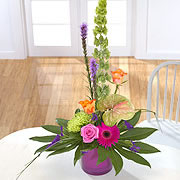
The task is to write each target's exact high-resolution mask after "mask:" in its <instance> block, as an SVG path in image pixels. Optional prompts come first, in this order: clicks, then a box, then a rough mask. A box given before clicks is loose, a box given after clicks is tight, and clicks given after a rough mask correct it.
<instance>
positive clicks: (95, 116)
mask: <svg viewBox="0 0 180 180" xmlns="http://www.w3.org/2000/svg"><path fill="white" fill-rule="evenodd" d="M92 115H93V117H92V118H91V120H92V121H97V120H98V116H97V114H95V113H92Z"/></svg>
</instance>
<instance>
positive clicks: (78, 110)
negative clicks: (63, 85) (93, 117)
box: [75, 87, 89, 114]
mask: <svg viewBox="0 0 180 180" xmlns="http://www.w3.org/2000/svg"><path fill="white" fill-rule="evenodd" d="M88 88H89V87H88ZM79 112H81V110H80V109H79V108H78V109H76V111H75V114H77V113H79Z"/></svg>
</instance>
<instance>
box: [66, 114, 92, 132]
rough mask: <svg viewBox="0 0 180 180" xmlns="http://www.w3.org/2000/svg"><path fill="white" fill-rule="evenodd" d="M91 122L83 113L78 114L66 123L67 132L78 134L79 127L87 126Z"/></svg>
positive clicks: (88, 116) (89, 117)
mask: <svg viewBox="0 0 180 180" xmlns="http://www.w3.org/2000/svg"><path fill="white" fill-rule="evenodd" d="M90 121H91V116H90V115H88V114H87V113H85V112H79V113H77V114H75V116H74V117H73V118H72V119H71V120H69V121H68V125H67V128H68V131H69V132H80V130H81V127H82V126H85V125H87V124H89V123H90Z"/></svg>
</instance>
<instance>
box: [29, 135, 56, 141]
mask: <svg viewBox="0 0 180 180" xmlns="http://www.w3.org/2000/svg"><path fill="white" fill-rule="evenodd" d="M55 137H56V136H35V137H31V138H29V139H30V140H33V141H38V142H52V141H53V140H54V138H55Z"/></svg>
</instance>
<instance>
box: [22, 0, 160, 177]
mask: <svg viewBox="0 0 180 180" xmlns="http://www.w3.org/2000/svg"><path fill="white" fill-rule="evenodd" d="M106 7H107V2H106V0H99V2H98V6H97V7H96V16H95V18H94V22H95V24H96V25H95V29H94V31H93V32H94V45H95V48H94V53H93V58H91V59H90V61H89V59H88V57H87V31H88V27H87V24H86V23H83V24H82V25H81V27H80V30H81V39H82V48H83V53H84V60H85V66H86V70H87V79H88V82H89V85H88V89H89V96H88V99H85V100H83V101H80V102H79V104H80V105H81V106H82V108H81V109H79V108H78V109H76V111H75V114H74V117H72V119H71V120H69V121H68V120H65V119H62V118H57V119H56V122H57V124H58V126H54V125H45V126H42V128H44V129H45V130H47V131H49V132H51V133H54V135H50V136H42V137H32V138H30V139H31V140H34V141H39V142H45V143H47V144H46V145H44V146H42V147H40V148H39V149H37V150H36V152H35V154H38V155H37V156H36V157H35V158H34V160H35V159H37V157H39V156H40V155H41V154H42V153H43V152H49V155H48V157H50V156H54V155H58V154H61V153H65V152H68V151H71V150H74V149H75V153H74V165H76V163H77V161H78V160H80V159H81V158H83V156H86V154H87V153H88V152H89V151H92V150H94V149H96V150H97V153H98V158H97V162H96V166H97V167H98V165H99V164H101V163H103V162H104V161H106V160H107V159H110V160H111V162H112V165H113V166H114V169H115V172H116V175H117V174H118V173H119V172H120V171H121V169H122V167H123V160H122V156H124V157H125V158H127V159H129V160H132V161H134V162H136V163H139V164H142V165H145V166H149V167H151V166H150V163H149V162H148V161H147V160H145V159H144V158H143V157H142V156H140V154H144V153H145V154H146V153H156V152H159V150H158V149H156V148H155V147H153V146H151V145H148V144H146V143H143V142H140V140H143V139H145V138H147V137H148V136H150V135H151V134H152V133H154V132H155V131H156V130H157V129H154V128H139V127H135V125H136V124H137V123H138V121H139V118H140V116H141V113H142V111H144V110H136V109H135V108H134V106H133V104H132V103H131V102H130V100H128V99H127V98H126V97H124V96H122V95H120V94H117V92H118V89H119V87H120V86H122V85H123V84H124V83H125V82H126V81H124V77H125V76H127V73H126V72H124V71H123V70H122V69H120V68H117V69H114V70H112V69H111V68H110V65H109V61H108V60H109V58H110V52H109V50H108V39H107V31H108V30H107V27H106V24H107V19H106V14H107V9H106ZM110 84H112V85H115V87H116V88H115V91H114V92H113V93H112V92H111V89H110ZM34 160H32V161H31V162H30V163H29V164H28V165H27V167H28V166H29V165H30V164H31V163H32V162H33V161H34ZM27 167H26V168H27ZM24 170H25V169H24ZM24 170H23V171H24ZM23 171H22V172H23ZM22 172H21V173H22Z"/></svg>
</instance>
